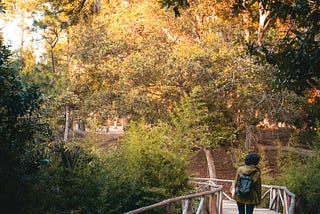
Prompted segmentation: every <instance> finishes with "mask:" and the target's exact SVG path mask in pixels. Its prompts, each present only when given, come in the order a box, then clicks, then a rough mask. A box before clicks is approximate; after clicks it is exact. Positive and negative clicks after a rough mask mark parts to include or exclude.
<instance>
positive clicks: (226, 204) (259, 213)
mask: <svg viewBox="0 0 320 214" xmlns="http://www.w3.org/2000/svg"><path fill="white" fill-rule="evenodd" d="M238 213H239V212H238V207H237V204H236V202H234V201H229V200H224V201H223V214H238ZM253 213H254V214H280V213H278V212H275V211H272V210H269V209H266V208H254V211H253Z"/></svg>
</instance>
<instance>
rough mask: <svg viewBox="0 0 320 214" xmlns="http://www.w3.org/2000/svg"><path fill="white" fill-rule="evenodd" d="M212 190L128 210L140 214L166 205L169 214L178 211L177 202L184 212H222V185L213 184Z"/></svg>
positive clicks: (220, 213) (217, 213)
mask: <svg viewBox="0 0 320 214" xmlns="http://www.w3.org/2000/svg"><path fill="white" fill-rule="evenodd" d="M210 189H211V190H208V191H204V192H200V193H194V194H190V195H184V196H180V197H176V198H171V199H167V200H164V201H161V202H159V203H156V204H153V205H150V206H146V207H142V208H139V209H136V210H132V211H130V212H127V214H138V213H143V212H146V211H150V210H154V209H157V208H161V207H166V210H167V213H168V214H173V213H176V212H175V210H176V208H177V206H176V205H177V204H179V205H180V206H179V207H178V209H181V212H182V214H191V213H196V214H201V213H209V214H222V189H223V187H222V186H213V185H212V186H211V187H210Z"/></svg>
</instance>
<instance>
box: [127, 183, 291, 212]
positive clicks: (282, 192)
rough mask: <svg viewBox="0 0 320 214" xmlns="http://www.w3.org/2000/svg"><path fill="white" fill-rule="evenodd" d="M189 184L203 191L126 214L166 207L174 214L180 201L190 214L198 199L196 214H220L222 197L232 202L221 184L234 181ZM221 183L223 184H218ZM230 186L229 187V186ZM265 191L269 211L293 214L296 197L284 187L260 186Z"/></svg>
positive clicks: (184, 209) (183, 210) (264, 196)
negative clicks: (203, 212)
mask: <svg viewBox="0 0 320 214" xmlns="http://www.w3.org/2000/svg"><path fill="white" fill-rule="evenodd" d="M190 182H191V183H193V184H196V185H198V186H199V188H202V189H203V190H204V191H203V192H199V193H194V194H189V195H184V196H179V197H176V198H170V199H166V200H164V201H161V202H158V203H156V204H153V205H150V206H146V207H141V208H139V209H136V210H132V211H129V212H127V213H126V214H138V213H143V212H146V211H149V210H153V209H156V208H160V207H164V206H167V213H168V214H171V213H174V204H175V203H178V202H180V201H181V203H182V213H183V214H189V213H192V200H194V199H197V198H200V203H199V205H198V210H197V212H196V213H202V211H203V210H207V211H208V213H209V214H221V213H222V207H223V196H224V197H225V198H226V199H228V200H233V199H232V197H231V196H229V195H228V193H227V192H226V191H223V189H224V188H226V187H225V186H226V185H225V186H223V184H225V183H229V185H230V184H231V185H232V184H233V183H234V182H235V181H234V180H228V179H211V178H191V179H190ZM218 183H223V184H218ZM231 185H230V186H231ZM262 187H263V188H264V189H266V190H265V191H264V193H263V195H262V199H264V198H267V196H269V198H268V201H269V207H268V208H269V209H270V210H274V211H276V212H279V211H280V209H282V213H283V214H295V206H296V196H295V194H293V193H292V192H290V191H289V190H288V188H287V187H285V186H275V185H262ZM206 196H209V202H207V201H206V198H205V197H206Z"/></svg>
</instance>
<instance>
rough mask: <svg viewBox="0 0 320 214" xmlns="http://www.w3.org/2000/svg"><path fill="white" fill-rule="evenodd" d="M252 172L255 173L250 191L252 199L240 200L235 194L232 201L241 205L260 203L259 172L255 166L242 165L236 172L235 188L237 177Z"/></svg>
mask: <svg viewBox="0 0 320 214" xmlns="http://www.w3.org/2000/svg"><path fill="white" fill-rule="evenodd" d="M254 170H257V172H256V173H255V174H254V175H253V177H252V180H253V190H252V197H251V198H242V197H240V196H238V195H237V194H235V195H234V200H236V201H237V202H240V203H243V204H255V205H258V204H260V203H261V172H260V170H259V169H258V167H257V166H255V165H250V166H248V165H243V166H240V167H239V168H238V170H237V175H236V180H235V187H236V186H237V181H238V177H239V175H240V174H250V173H251V172H253V171H254Z"/></svg>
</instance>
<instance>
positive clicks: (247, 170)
mask: <svg viewBox="0 0 320 214" xmlns="http://www.w3.org/2000/svg"><path fill="white" fill-rule="evenodd" d="M254 170H257V166H255V165H250V166H248V165H244V166H241V167H240V169H239V173H241V174H250V173H251V172H253V171H254Z"/></svg>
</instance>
